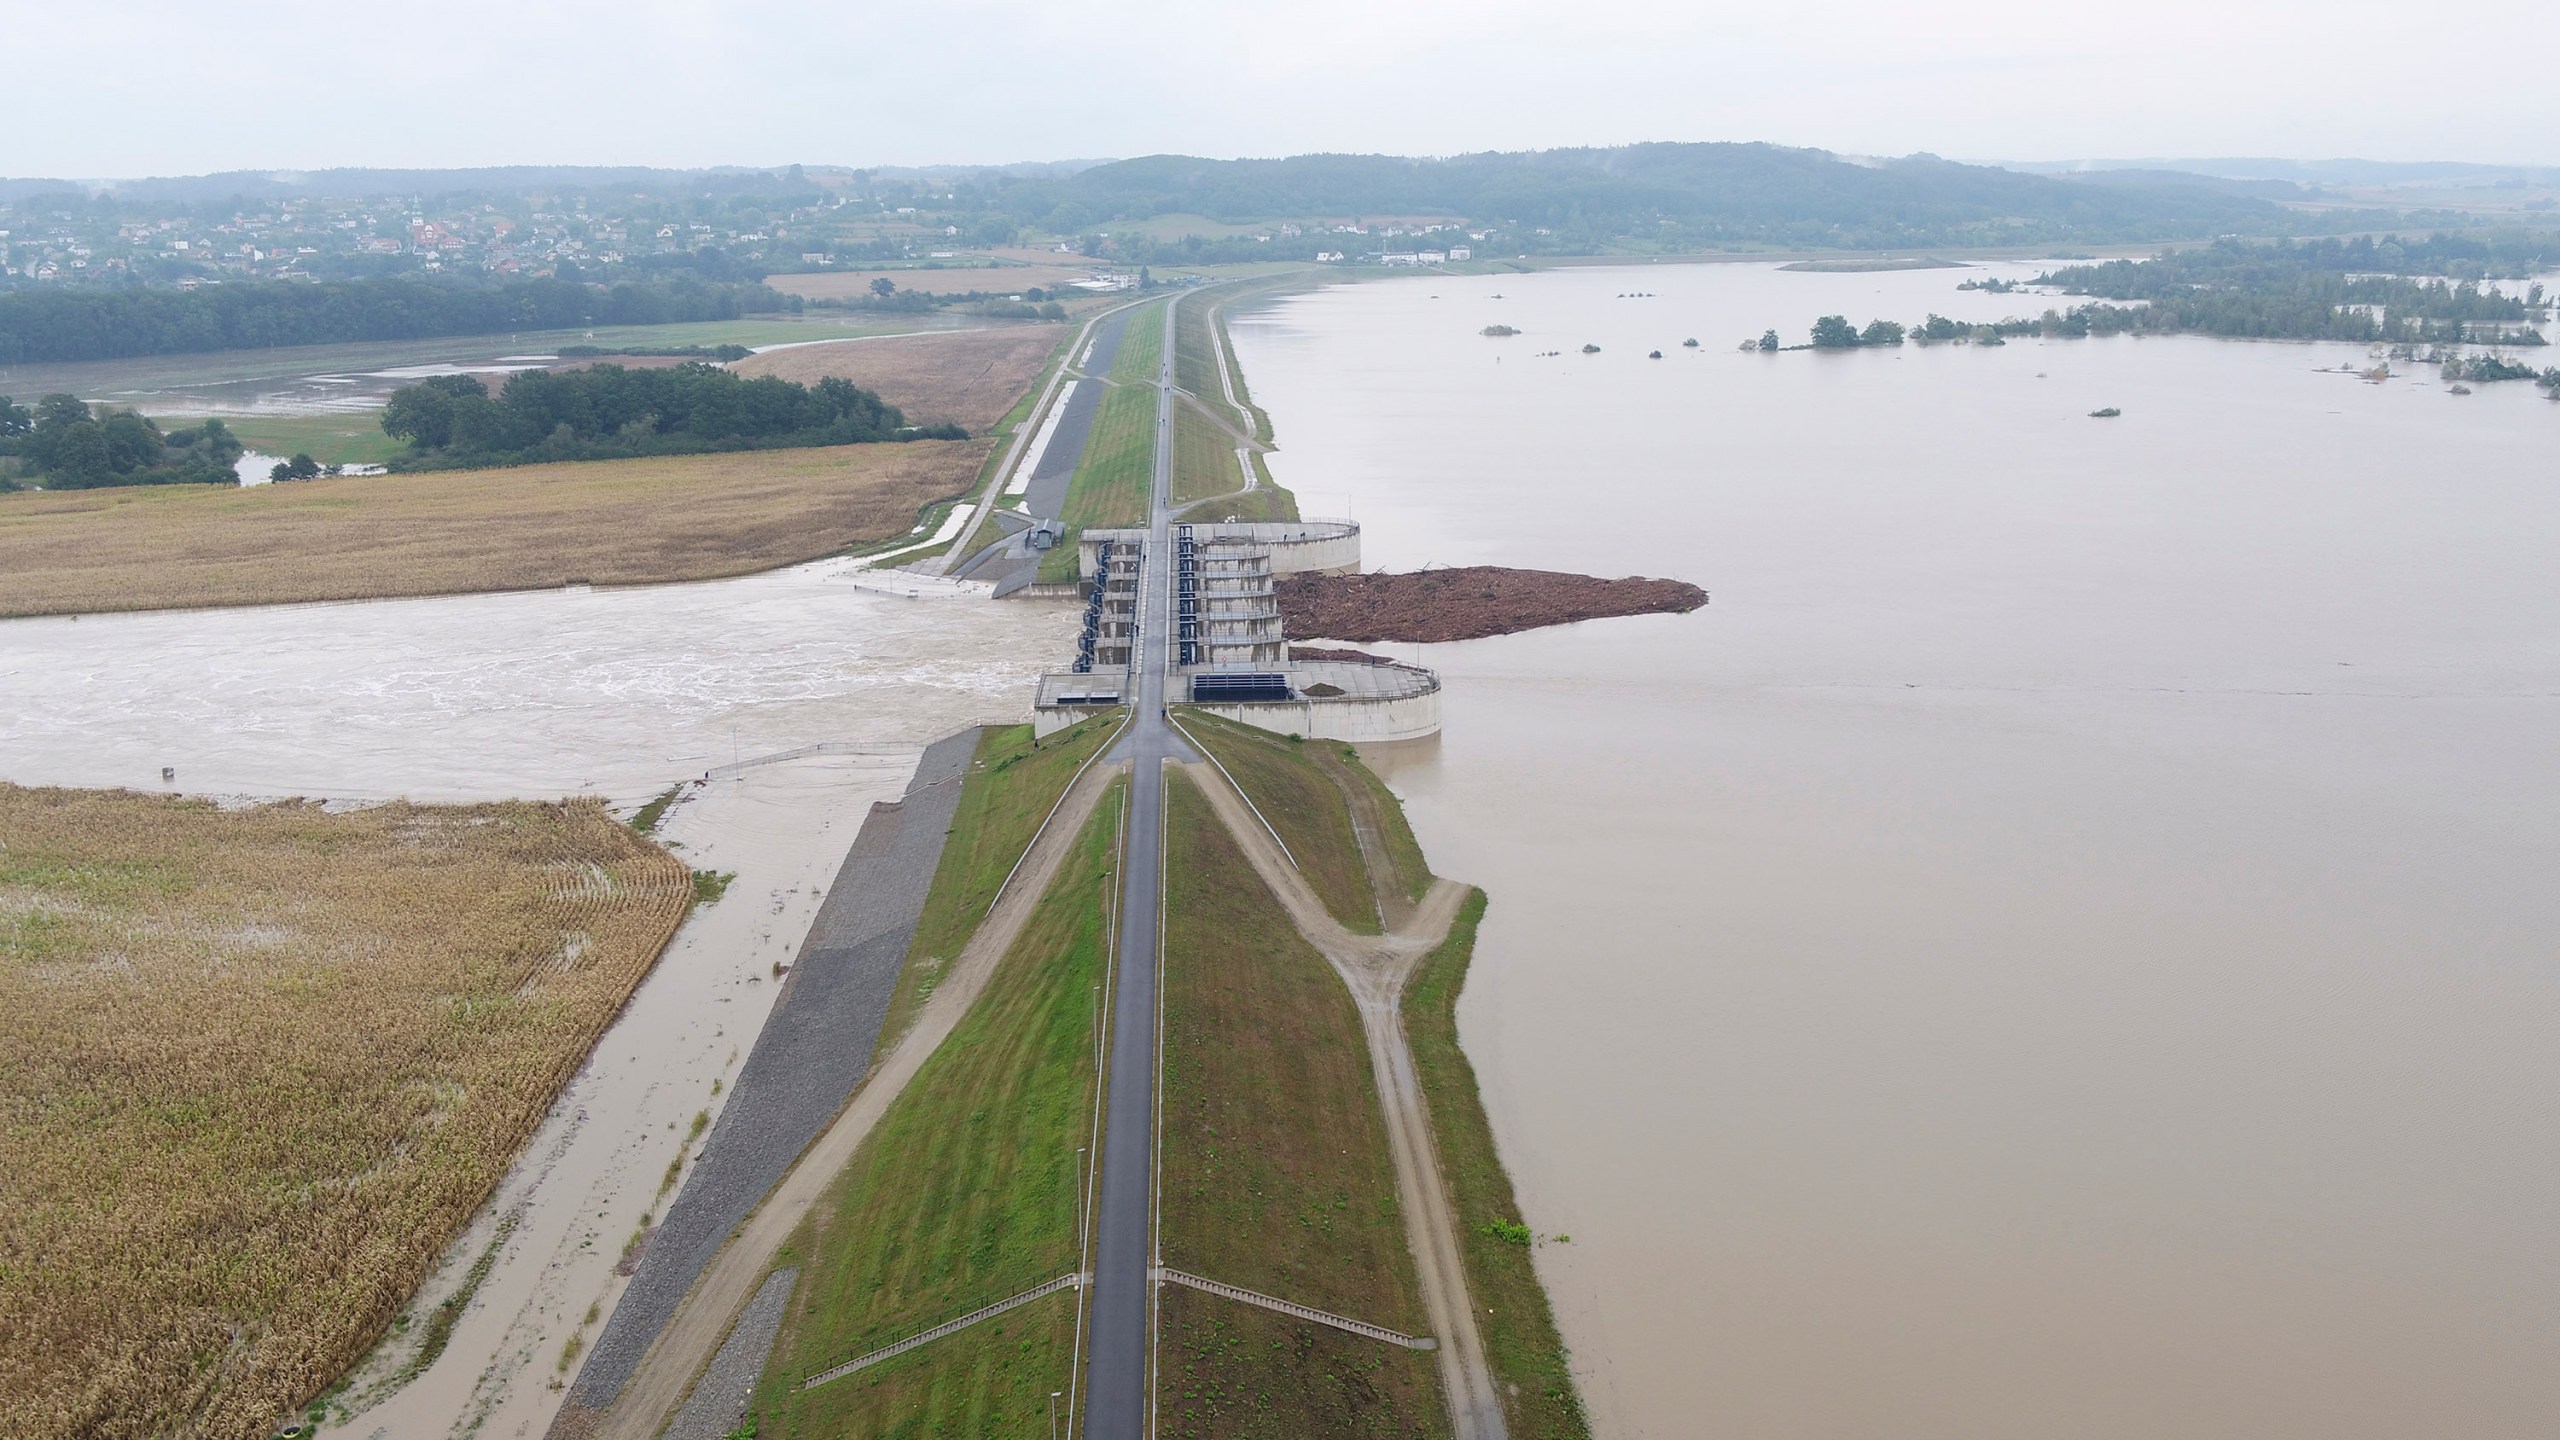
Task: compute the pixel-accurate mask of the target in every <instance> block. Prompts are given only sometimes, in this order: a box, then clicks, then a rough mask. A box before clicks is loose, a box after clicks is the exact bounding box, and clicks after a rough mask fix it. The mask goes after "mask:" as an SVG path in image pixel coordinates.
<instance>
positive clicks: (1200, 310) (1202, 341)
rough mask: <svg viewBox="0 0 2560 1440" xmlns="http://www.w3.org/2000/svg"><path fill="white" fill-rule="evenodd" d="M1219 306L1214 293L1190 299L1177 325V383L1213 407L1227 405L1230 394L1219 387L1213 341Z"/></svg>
mask: <svg viewBox="0 0 2560 1440" xmlns="http://www.w3.org/2000/svg"><path fill="white" fill-rule="evenodd" d="M1218 303H1219V302H1218V299H1217V297H1216V296H1215V295H1212V294H1198V295H1191V296H1187V297H1185V298H1184V300H1183V302H1182V308H1181V310H1179V311H1178V312H1176V314H1175V317H1174V322H1173V383H1174V384H1176V385H1179V386H1181V387H1182V388H1183V389H1185V390H1188V391H1190V392H1191V393H1192V394H1194V395H1197V396H1199V397H1200V398H1201V399H1202V400H1205V401H1207V402H1209V403H1210V404H1212V405H1223V404H1225V403H1226V391H1225V389H1224V388H1222V387H1221V386H1220V385H1219V384H1218V356H1217V351H1216V349H1215V348H1214V347H1213V346H1212V345H1211V343H1210V339H1209V327H1210V326H1212V325H1214V324H1216V323H1217V309H1218Z"/></svg>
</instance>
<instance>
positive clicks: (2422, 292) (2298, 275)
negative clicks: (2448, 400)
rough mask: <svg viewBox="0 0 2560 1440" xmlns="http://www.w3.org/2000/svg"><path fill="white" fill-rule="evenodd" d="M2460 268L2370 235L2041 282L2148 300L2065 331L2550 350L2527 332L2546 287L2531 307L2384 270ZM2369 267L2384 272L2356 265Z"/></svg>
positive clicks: (2202, 253) (2230, 247)
mask: <svg viewBox="0 0 2560 1440" xmlns="http://www.w3.org/2000/svg"><path fill="white" fill-rule="evenodd" d="M2394 252H2397V254H2396V255H2395V253H2394ZM2449 262H2450V257H2448V256H2447V255H2446V254H2445V253H2443V248H2442V247H2439V246H2434V245H2426V244H2422V245H2421V246H2420V248H2419V254H2418V258H2417V259H2416V260H2415V261H2412V260H2411V259H2410V258H2409V256H2408V252H2407V250H2406V248H2405V247H2401V246H2399V245H2397V244H2396V243H2395V242H2383V243H2381V244H2376V243H2375V242H2373V241H2371V240H2370V239H2364V238H2360V239H2358V240H2356V241H2352V242H2341V241H2335V240H2326V241H2319V242H2315V243H2311V244H2293V245H2288V244H2277V245H2250V244H2244V243H2242V242H2240V241H2236V240H2221V241H2217V242H2215V243H2214V244H2212V245H2209V246H2205V247H2203V248H2201V249H2196V250H2182V251H2171V252H2167V253H2164V254H2162V255H2160V256H2158V257H2157V258H2155V259H2150V260H2109V261H2106V262H2104V263H2102V264H2095V265H2073V266H2066V267H2064V268H2062V269H2058V270H2054V271H2051V272H2049V273H2047V274H2044V275H2040V276H2038V277H2037V278H2036V283H2037V284H2040V285H2052V286H2055V287H2057V288H2059V289H2061V290H2063V291H2065V292H2066V293H2068V294H2073V295H2087V296H2091V297H2094V298H2096V299H2101V300H2113V301H2138V302H2141V303H2140V304H2139V305H2138V306H2124V305H2084V306H2080V307H2077V308H2075V309H2073V310H2072V311H2070V312H2069V314H2068V316H2066V317H2065V319H2066V323H2067V325H2068V326H2069V328H2068V329H2066V330H2065V331H2064V333H2077V334H2099V335H2112V334H2121V333H2125V332H2129V331H2139V332H2146V333H2152V334H2173V333H2181V332H2184V333H2193V334H2199V335H2224V336H2233V337H2245V338H2253V339H2268V340H2348V341H2359V342H2365V343H2372V342H2375V341H2400V342H2418V343H2432V342H2441V343H2451V344H2459V343H2461V342H2463V341H2464V340H2467V339H2481V338H2488V339H2497V338H2501V337H2502V336H2504V337H2505V338H2506V339H2507V340H2508V342H2509V343H2512V344H2522V345H2539V344H2542V343H2543V340H2542V337H2541V336H2540V335H2539V334H2538V333H2536V332H2533V331H2531V330H2523V329H2519V328H2517V327H2520V326H2521V325H2523V323H2524V322H2526V321H2529V320H2532V319H2533V318H2535V317H2536V316H2537V315H2538V314H2540V313H2541V312H2542V310H2543V294H2542V288H2541V287H2540V286H2539V285H2536V286H2534V287H2533V288H2532V289H2531V290H2530V291H2529V292H2528V293H2527V294H2526V295H2525V296H2524V297H2523V298H2521V299H2519V298H2517V297H2515V296H2512V295H2505V294H2501V293H2499V292H2498V291H2496V290H2489V289H2483V288H2481V287H2480V286H2479V285H2478V284H2476V283H2474V282H2473V281H2470V280H2467V279H2466V280H2450V279H2412V278H2409V277H2408V276H2407V275H2403V274H2395V273H2377V272H2380V271H2381V270H2382V269H2383V267H2384V266H2385V265H2386V264H2391V265H2399V266H2408V265H2412V264H2417V265H2442V264H2445V263H2449ZM2359 264H2370V265H2371V266H2373V269H2371V270H2358V269H2355V268H2352V267H2354V266H2356V265H2359ZM2084 326H2085V328H2082V327H2084ZM2510 332H2512V333H2510ZM2528 337H2529V338H2528Z"/></svg>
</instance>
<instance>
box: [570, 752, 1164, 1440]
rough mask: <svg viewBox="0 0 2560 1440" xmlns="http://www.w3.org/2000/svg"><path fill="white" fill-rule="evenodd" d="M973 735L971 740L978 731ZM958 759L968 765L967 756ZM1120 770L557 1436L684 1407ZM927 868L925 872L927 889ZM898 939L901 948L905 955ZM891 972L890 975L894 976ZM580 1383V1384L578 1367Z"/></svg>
mask: <svg viewBox="0 0 2560 1440" xmlns="http://www.w3.org/2000/svg"><path fill="white" fill-rule="evenodd" d="M970 738H971V740H972V742H973V743H974V740H975V735H974V733H973V734H972V735H971V737H970ZM962 764H963V765H964V766H965V764H966V760H965V757H964V759H963V761H962ZM1117 773H1118V771H1117V769H1116V768H1115V767H1113V766H1110V765H1100V764H1098V765H1093V766H1090V767H1088V768H1087V769H1086V770H1085V772H1084V774H1083V775H1082V776H1081V777H1080V778H1079V779H1078V780H1077V781H1076V783H1075V784H1074V785H1072V786H1070V787H1069V788H1068V790H1067V793H1066V795H1065V796H1064V797H1062V798H1061V799H1060V801H1059V804H1058V808H1057V812H1056V814H1055V815H1054V817H1053V818H1052V820H1051V822H1050V824H1049V825H1048V826H1047V828H1045V829H1044V830H1043V831H1042V832H1041V834H1040V837H1039V839H1038V840H1037V841H1036V842H1035V843H1034V844H1033V845H1032V847H1031V850H1030V852H1029V853H1028V854H1026V855H1025V856H1024V857H1023V859H1022V862H1021V869H1020V871H1019V872H1018V873H1017V874H1016V875H1015V876H1014V878H1013V882H1012V883H1011V884H1010V885H1008V886H1007V887H1006V889H1005V892H1004V894H1003V895H1002V896H1001V897H1000V898H999V899H998V900H997V902H996V904H995V907H994V908H993V909H992V910H990V911H989V912H988V913H987V916H986V918H985V919H984V920H982V921H980V922H979V925H978V928H977V930H976V932H975V933H974V934H972V935H971V936H970V938H969V943H968V944H967V945H966V946H964V947H963V948H962V949H961V951H960V954H959V955H958V956H957V957H956V958H954V959H953V960H952V962H951V964H950V966H949V968H948V969H947V970H946V971H945V972H944V975H943V977H942V980H941V983H940V984H938V985H937V986H936V987H935V988H934V991H933V995H932V998H930V999H929V1000H927V1001H926V1002H925V1003H924V1005H923V1006H922V1008H921V1009H919V1010H918V1012H917V1014H916V1018H915V1021H914V1023H913V1024H912V1025H911V1026H910V1027H909V1028H908V1030H907V1032H906V1034H905V1035H904V1036H902V1037H900V1039H899V1040H898V1041H897V1043H896V1044H895V1045H894V1046H892V1047H891V1049H890V1051H889V1053H888V1054H887V1055H885V1056H883V1057H881V1060H880V1063H879V1065H878V1067H877V1068H876V1069H874V1070H873V1071H872V1073H871V1074H870V1076H869V1077H868V1079H867V1081H866V1082H865V1083H864V1084H863V1085H862V1087H861V1088H860V1089H859V1090H857V1091H855V1092H854V1094H853V1098H852V1101H851V1103H850V1104H848V1105H846V1106H845V1107H844V1109H843V1111H842V1113H841V1114H839V1115H837V1116H836V1118H835V1119H834V1121H833V1123H831V1124H829V1125H828V1126H827V1127H826V1129H825V1130H824V1131H823V1132H822V1133H820V1134H819V1135H818V1137H817V1139H816V1140H815V1142H814V1143H812V1144H810V1145H809V1147H808V1149H807V1150H806V1152H805V1153H802V1154H800V1156H799V1158H798V1162H797V1163H796V1164H793V1165H791V1166H790V1168H789V1171H788V1173H786V1174H784V1175H783V1176H782V1177H781V1181H780V1183H779V1184H778V1185H775V1186H774V1187H773V1189H772V1192H771V1193H770V1194H769V1195H765V1196H764V1198H763V1203H762V1204H761V1205H758V1206H756V1207H755V1208H754V1210H753V1212H752V1213H751V1214H748V1215H747V1216H746V1217H745V1223H744V1224H743V1225H741V1226H738V1228H737V1230H736V1233H735V1234H734V1235H729V1236H728V1243H727V1244H726V1245H725V1246H722V1247H721V1248H720V1249H719V1250H718V1252H717V1253H716V1254H715V1255H713V1256H712V1257H711V1260H710V1263H709V1264H708V1265H706V1266H704V1267H702V1269H701V1274H700V1277H699V1278H698V1279H696V1280H694V1281H693V1284H692V1288H691V1290H690V1292H689V1293H687V1294H685V1295H684V1296H683V1298H682V1302H681V1304H679V1305H678V1306H677V1307H676V1309H675V1311H674V1316H673V1319H672V1320H670V1321H668V1322H667V1323H666V1324H665V1325H664V1327H663V1329H661V1330H659V1331H658V1332H657V1337H656V1340H655V1342H654V1343H653V1344H651V1345H649V1346H648V1347H647V1349H646V1350H645V1352H644V1353H642V1354H641V1355H640V1356H639V1357H638V1361H637V1363H636V1364H626V1365H624V1366H623V1367H622V1368H623V1372H624V1375H625V1376H627V1379H624V1380H622V1381H620V1382H618V1385H619V1390H618V1393H615V1394H609V1395H607V1396H606V1397H605V1400H604V1402H603V1403H601V1404H598V1405H596V1406H593V1407H578V1406H572V1407H571V1408H570V1409H566V1410H564V1411H563V1413H562V1417H561V1420H560V1422H559V1423H557V1424H555V1425H554V1426H553V1427H552V1431H551V1434H552V1435H553V1436H554V1437H557V1440H586V1437H611V1440H651V1437H653V1436H655V1435H656V1434H657V1432H658V1428H659V1426H660V1424H661V1423H662V1422H663V1421H664V1420H665V1419H666V1418H667V1416H668V1415H669V1414H670V1413H671V1412H673V1411H674V1410H675V1409H676V1408H677V1406H678V1405H679V1404H681V1403H682V1401H683V1400H684V1397H685V1394H686V1392H687V1391H688V1390H690V1389H691V1388H692V1385H693V1381H694V1377H695V1376H696V1375H697V1374H699V1373H700V1372H701V1371H702V1368H703V1366H704V1365H705V1364H706V1363H707V1362H708V1361H709V1360H710V1359H711V1357H712V1354H713V1352H714V1351H715V1350H716V1349H717V1348H718V1347H719V1345H720V1343H721V1340H722V1339H723V1337H725V1336H726V1335H727V1334H728V1333H729V1329H730V1321H731V1319H732V1318H733V1317H735V1316H736V1315H737V1314H738V1312H739V1310H740V1309H741V1307H743V1306H744V1305H745V1304H746V1303H747V1301H748V1299H749V1297H750V1296H751V1295H752V1294H753V1293H754V1292H755V1289H756V1287H757V1285H758V1283H759V1282H760V1281H761V1280H762V1279H763V1278H764V1275H765V1270H766V1267H767V1266H768V1265H769V1264H770V1263H771V1261H772V1259H773V1256H774V1254H775V1253H776V1252H777V1251H778V1250H779V1249H780V1248H781V1246H782V1244H783V1242H784V1241H786V1240H787V1239H789V1238H790V1236H791V1233H792V1231H793V1230H794V1229H796V1228H797V1227H798V1225H799V1223H800V1220H801V1218H802V1217H803V1216H804V1215H806V1214H807V1213H808V1210H809V1207H810V1206H811V1205H813V1204H815V1203H816V1202H817V1200H818V1198H819V1197H820V1196H821V1195H822V1194H824V1193H825V1191H826V1188H827V1186H828V1185H829V1184H831V1183H833V1181H834V1179H835V1177H836V1175H837V1173H838V1172H839V1171H841V1170H842V1169H843V1168H844V1167H845V1165H846V1164H847V1163H849V1162H850V1161H851V1160H852V1158H853V1153H854V1151H855V1150H856V1149H858V1148H859V1147H860V1146H861V1144H862V1141H863V1139H864V1138H865V1137H866V1136H868V1135H869V1134H870V1133H871V1129H872V1127H873V1126H874V1125H876V1124H877V1123H878V1122H879V1119H880V1116H881V1114H882V1113H883V1112H885V1111H886V1110H887V1109H888V1108H889V1105H890V1104H891V1102H893V1101H895V1100H896V1099H897V1097H898V1095H899V1093H900V1092H901V1091H903V1090H905V1088H906V1086H907V1082H908V1081H910V1080H912V1079H914V1078H915V1074H916V1071H917V1070H918V1069H920V1068H921V1067H922V1066H923V1064H924V1062H925V1060H926V1059H927V1058H928V1057H929V1056H931V1055H932V1054H933V1052H934V1050H935V1049H936V1048H938V1047H939V1046H940V1045H941V1043H942V1041H943V1039H944V1038H945V1037H946V1036H948V1035H949V1034H950V1033H951V1031H952V1029H953V1027H955V1026H956V1025H958V1024H959V1022H960V1019H961V1017H962V1016H964V1015H966V1014H967V1013H968V1011H969V1007H970V1006H971V1005H972V1004H974V1003H975V1002H976V1000H977V998H978V994H979V992H980V991H982V990H983V989H985V988H986V983H987V980H988V977H990V976H991V975H993V974H994V973H995V968H996V964H997V962H998V961H1000V960H1002V959H1003V958H1004V954H1005V952H1006V951H1008V950H1010V949H1011V948H1012V947H1013V942H1014V940H1015V938H1016V937H1017V936H1018V935H1020V933H1021V931H1022V927H1023V925H1024V923H1025V922H1027V921H1028V920H1029V919H1030V918H1031V912H1032V910H1033V909H1034V908H1035V907H1037V905H1038V904H1039V901H1040V898H1041V897H1042V896H1043V895H1045V894H1046V893H1047V892H1048V889H1049V884H1050V882H1051V881H1052V880H1053V879H1054V878H1055V877H1056V874H1057V869H1058V865H1059V863H1060V862H1061V861H1062V860H1063V859H1064V858H1065V857H1066V854H1067V852H1068V851H1069V850H1070V849H1071V848H1072V846H1073V844H1074V841H1075V838H1076V837H1077V836H1078V835H1080V834H1082V833H1083V831H1084V826H1085V822H1086V821H1087V820H1088V819H1090V818H1091V817H1092V814H1093V809H1094V806H1095V804H1096V803H1097V802H1098V801H1099V800H1100V799H1101V796H1102V793H1103V791H1104V789H1105V788H1106V787H1108V785H1109V784H1110V782H1111V781H1112V779H1114V778H1115V777H1116V775H1117ZM950 788H951V789H952V790H953V791H954V792H955V793H956V791H957V790H958V788H959V787H958V786H957V784H954V785H953V786H951V787H950ZM948 824H949V821H948V818H947V817H946V818H945V819H944V820H942V821H941V822H939V823H937V824H936V825H935V826H934V830H935V833H936V836H937V837H939V835H940V832H941V831H942V830H943V829H944V828H947V826H948ZM931 873H932V870H931V866H930V865H928V866H927V867H926V875H927V884H928V886H929V885H930V876H931ZM911 929H912V925H910V930H911ZM903 944H904V942H903V941H902V942H901V946H902V949H901V954H903ZM892 974H893V977H894V971H893V972H892ZM884 1003H885V1001H884ZM876 1030H877V1022H876V1021H875V1022H874V1028H873V1030H872V1031H869V1032H865V1033H864V1034H863V1035H861V1036H860V1037H838V1038H837V1039H836V1041H835V1042H834V1043H836V1044H837V1045H839V1046H842V1047H843V1048H845V1049H847V1050H849V1051H852V1052H853V1053H854V1054H856V1055H857V1056H859V1055H863V1054H867V1053H868V1052H869V1050H870V1048H871V1043H872V1039H871V1037H872V1035H873V1034H876ZM856 1038H858V1041H859V1043H858V1044H857V1043H856ZM723 1233H724V1234H726V1233H727V1232H725V1231H724V1232H723ZM579 1378H580V1380H581V1381H582V1382H583V1381H584V1380H585V1374H584V1372H581V1374H580V1377H579Z"/></svg>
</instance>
